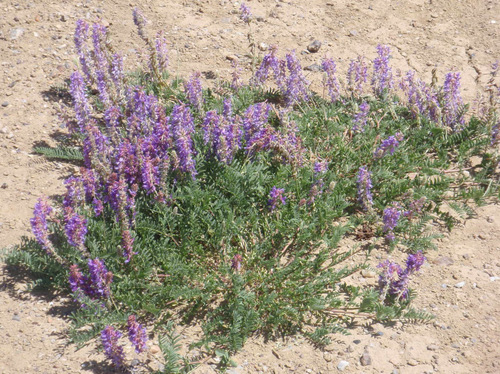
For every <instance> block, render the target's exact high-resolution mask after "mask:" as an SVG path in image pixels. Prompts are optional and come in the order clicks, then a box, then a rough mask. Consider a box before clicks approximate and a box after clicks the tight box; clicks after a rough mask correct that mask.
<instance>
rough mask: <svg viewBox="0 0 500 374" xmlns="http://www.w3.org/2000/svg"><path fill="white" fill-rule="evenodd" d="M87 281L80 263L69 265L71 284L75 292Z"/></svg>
mask: <svg viewBox="0 0 500 374" xmlns="http://www.w3.org/2000/svg"><path fill="white" fill-rule="evenodd" d="M84 283H86V279H85V277H84V275H83V274H82V272H81V271H80V269H79V268H78V265H71V266H70V267H69V286H70V288H71V291H72V292H73V293H76V292H77V291H78V290H79V289H81V288H82V284H84Z"/></svg>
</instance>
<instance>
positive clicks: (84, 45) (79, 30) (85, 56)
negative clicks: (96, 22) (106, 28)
mask: <svg viewBox="0 0 500 374" xmlns="http://www.w3.org/2000/svg"><path fill="white" fill-rule="evenodd" d="M89 36H90V33H89V25H88V23H87V22H85V21H84V20H82V19H79V20H77V21H76V29H75V35H74V42H75V47H76V52H77V54H78V58H79V61H80V66H81V68H82V71H83V74H85V77H86V79H87V83H92V82H93V80H94V78H93V71H92V66H91V65H90V64H89V62H90V61H91V57H90V49H89V46H88V42H87V41H88V39H89Z"/></svg>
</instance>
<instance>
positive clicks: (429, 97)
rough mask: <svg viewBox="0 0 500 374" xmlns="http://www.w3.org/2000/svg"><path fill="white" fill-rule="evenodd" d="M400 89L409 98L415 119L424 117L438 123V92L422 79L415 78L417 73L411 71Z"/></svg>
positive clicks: (403, 80) (401, 83) (409, 105)
mask: <svg viewBox="0 0 500 374" xmlns="http://www.w3.org/2000/svg"><path fill="white" fill-rule="evenodd" d="M400 88H401V89H402V90H403V92H404V93H405V94H406V96H407V101H408V104H407V105H408V108H409V109H410V111H411V112H412V114H413V116H414V117H417V116H423V117H424V118H427V119H429V120H431V121H434V122H438V121H439V117H440V106H439V101H438V94H437V92H436V91H435V90H434V89H433V88H432V87H430V86H429V85H427V84H426V83H425V82H423V81H422V80H420V79H416V78H415V72H414V71H413V70H410V71H408V72H407V73H406V76H405V78H403V79H402V80H401V82H400Z"/></svg>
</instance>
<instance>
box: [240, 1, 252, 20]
mask: <svg viewBox="0 0 500 374" xmlns="http://www.w3.org/2000/svg"><path fill="white" fill-rule="evenodd" d="M240 12H241V13H240V19H241V20H242V21H243V22H245V23H247V24H249V23H250V21H251V20H252V13H251V12H250V8H249V7H248V6H247V5H246V4H245V3H241V6H240Z"/></svg>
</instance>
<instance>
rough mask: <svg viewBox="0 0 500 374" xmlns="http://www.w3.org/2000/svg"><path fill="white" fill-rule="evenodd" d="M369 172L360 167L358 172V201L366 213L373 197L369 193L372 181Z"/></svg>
mask: <svg viewBox="0 0 500 374" xmlns="http://www.w3.org/2000/svg"><path fill="white" fill-rule="evenodd" d="M371 174H372V173H371V172H369V171H368V170H367V169H366V167H364V166H362V167H360V168H359V171H358V180H357V184H358V201H359V203H360V204H361V206H362V207H363V210H365V211H368V210H370V209H371V207H372V205H373V197H372V193H371V188H372V187H373V186H372V180H371Z"/></svg>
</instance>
